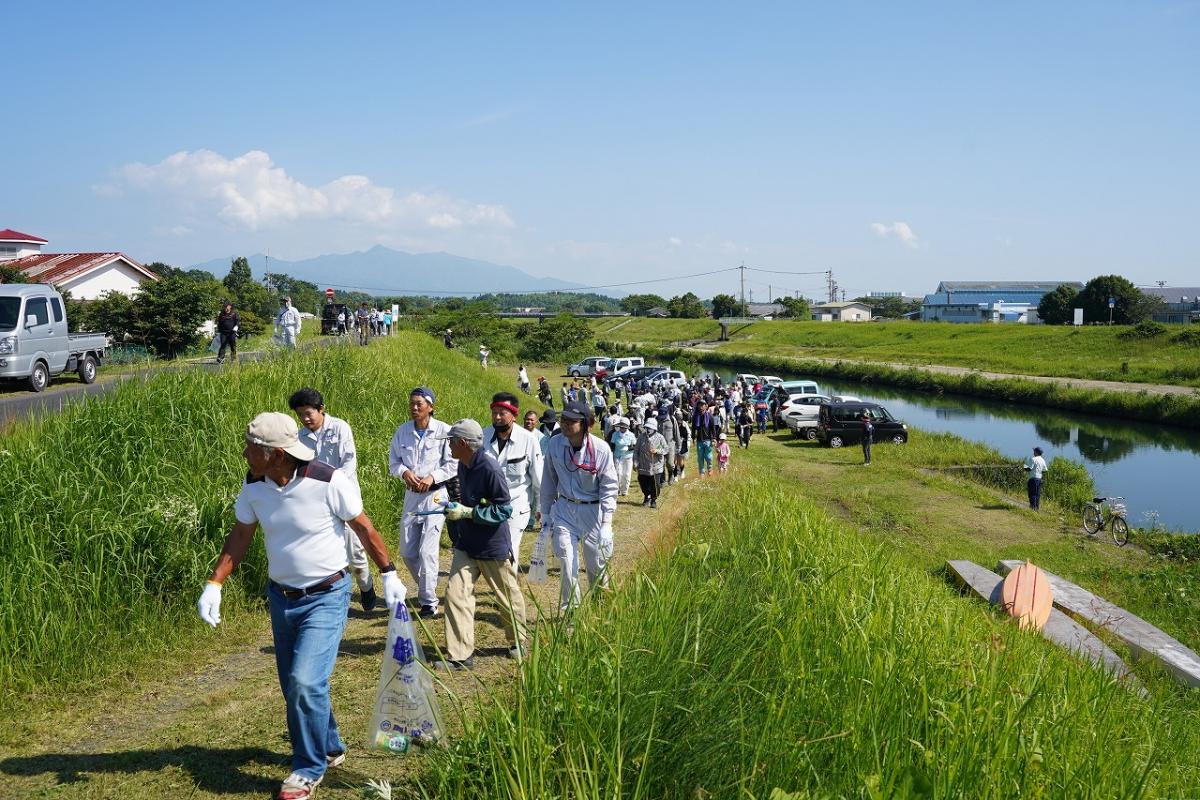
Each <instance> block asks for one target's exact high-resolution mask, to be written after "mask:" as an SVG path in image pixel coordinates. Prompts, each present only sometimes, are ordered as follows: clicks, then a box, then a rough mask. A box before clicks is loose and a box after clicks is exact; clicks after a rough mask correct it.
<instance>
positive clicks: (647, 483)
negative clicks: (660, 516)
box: [638, 472, 658, 502]
mask: <svg viewBox="0 0 1200 800" xmlns="http://www.w3.org/2000/svg"><path fill="white" fill-rule="evenodd" d="M638 487H639V488H640V489H641V490H642V497H643V498H644V499H643V502H645V500H650V501H657V500H658V475H643V474H642V473H640V472H639V473H638Z"/></svg>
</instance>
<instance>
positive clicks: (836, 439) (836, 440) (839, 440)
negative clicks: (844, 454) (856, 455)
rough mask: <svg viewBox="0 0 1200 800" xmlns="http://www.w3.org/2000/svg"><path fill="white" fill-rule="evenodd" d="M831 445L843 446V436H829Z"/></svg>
mask: <svg viewBox="0 0 1200 800" xmlns="http://www.w3.org/2000/svg"><path fill="white" fill-rule="evenodd" d="M829 446H830V447H841V446H842V437H840V436H830V437H829Z"/></svg>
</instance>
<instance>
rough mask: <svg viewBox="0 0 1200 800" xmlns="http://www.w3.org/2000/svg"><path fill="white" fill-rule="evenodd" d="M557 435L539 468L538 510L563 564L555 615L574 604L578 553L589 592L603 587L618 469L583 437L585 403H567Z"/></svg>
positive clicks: (587, 423) (596, 442)
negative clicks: (560, 430) (540, 470)
mask: <svg viewBox="0 0 1200 800" xmlns="http://www.w3.org/2000/svg"><path fill="white" fill-rule="evenodd" d="M559 419H560V423H559V425H560V427H561V429H562V432H561V433H560V434H559V435H557V436H552V437H550V439H549V440H548V441H549V444H548V446H547V448H546V460H545V463H544V464H543V465H542V490H541V496H540V498H539V501H540V502H539V505H540V507H541V511H542V525H543V526H549V528H550V541H551V542H552V543H553V544H554V554H555V555H556V556H558V559H559V562H560V563H561V564H562V578H561V592H560V609H561V610H563V611H566V610H567V609H568V608H570V607H571V606H574V605H576V604H578V603H579V600H580V589H579V551H582V553H583V566H584V570H585V571H586V572H587V576H588V589H589V590H590V589H592V588H594V587H597V586H599V587H600V588H605V587H607V586H608V574H607V568H608V559H609V558H610V557H611V556H612V550H613V529H612V521H613V514H614V512H616V510H617V469H616V467H615V466H614V464H613V456H612V450H610V449H609V447H608V445H607V444H606V443H605V442H604V440H603V439H601V438H600V437H598V436H593V435H592V434H591V433H589V432H588V429H589V428H590V427H591V425H592V422H593V416H592V408H591V406H590V405H588V404H587V403H586V402H582V403H581V402H578V401H575V402H571V403H568V404H567V406H566V408H564V409H563V412H562V415H561V416H560V418H559Z"/></svg>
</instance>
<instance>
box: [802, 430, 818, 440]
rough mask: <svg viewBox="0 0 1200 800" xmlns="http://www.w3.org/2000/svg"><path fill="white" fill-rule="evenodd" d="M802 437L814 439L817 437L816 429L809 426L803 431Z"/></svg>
mask: <svg viewBox="0 0 1200 800" xmlns="http://www.w3.org/2000/svg"><path fill="white" fill-rule="evenodd" d="M804 438H805V439H808V440H809V441H810V442H811V441H815V440H816V438H817V429H816V428H809V429H807V430H806V431H804Z"/></svg>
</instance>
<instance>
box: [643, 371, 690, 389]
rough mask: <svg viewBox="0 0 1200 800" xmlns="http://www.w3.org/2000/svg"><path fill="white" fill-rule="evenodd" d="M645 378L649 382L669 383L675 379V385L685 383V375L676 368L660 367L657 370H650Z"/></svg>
mask: <svg viewBox="0 0 1200 800" xmlns="http://www.w3.org/2000/svg"><path fill="white" fill-rule="evenodd" d="M646 380H648V381H650V383H658V382H660V381H661V382H662V383H670V382H671V381H675V385H676V386H682V385H683V384H685V383H687V375H684V374H683V373H682V372H680V371H679V370H677V369H661V370H659V371H658V372H652V373H650V374H649V375H647V376H646Z"/></svg>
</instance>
